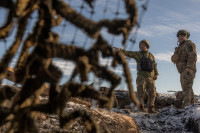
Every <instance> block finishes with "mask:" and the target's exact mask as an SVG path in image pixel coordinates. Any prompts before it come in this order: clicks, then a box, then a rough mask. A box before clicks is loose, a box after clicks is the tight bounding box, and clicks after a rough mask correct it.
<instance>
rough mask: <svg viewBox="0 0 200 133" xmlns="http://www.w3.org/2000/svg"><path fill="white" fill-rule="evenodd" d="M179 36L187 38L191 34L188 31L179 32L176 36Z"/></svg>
mask: <svg viewBox="0 0 200 133" xmlns="http://www.w3.org/2000/svg"><path fill="white" fill-rule="evenodd" d="M179 35H187V38H189V37H190V32H188V31H186V30H179V31H178V32H177V34H176V36H177V37H178V36H179Z"/></svg>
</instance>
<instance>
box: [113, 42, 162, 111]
mask: <svg viewBox="0 0 200 133" xmlns="http://www.w3.org/2000/svg"><path fill="white" fill-rule="evenodd" d="M139 48H140V51H125V50H122V49H119V48H115V49H116V50H120V51H122V52H123V53H124V54H125V55H126V56H127V57H130V58H133V59H135V60H136V62H137V79H136V84H137V97H138V100H139V102H140V110H142V111H143V112H146V108H145V107H144V96H145V91H146V92H147V94H148V107H149V109H148V112H149V113H157V112H156V111H155V109H154V102H155V97H156V89H155V80H156V79H157V77H158V71H157V65H156V62H155V58H154V56H153V55H152V54H151V53H150V52H149V42H148V41H147V40H141V41H140V43H139Z"/></svg>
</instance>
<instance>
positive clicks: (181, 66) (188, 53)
mask: <svg viewBox="0 0 200 133" xmlns="http://www.w3.org/2000/svg"><path fill="white" fill-rule="evenodd" d="M171 60H172V62H173V63H175V64H176V67H177V69H178V72H179V73H180V82H181V87H182V90H183V94H184V99H183V103H184V105H185V106H187V105H191V104H194V103H195V99H194V92H193V89H192V86H193V81H194V78H195V74H196V61H197V52H196V46H195V44H194V43H193V42H192V41H190V40H186V41H184V42H183V43H180V44H179V46H178V47H176V48H175V52H174V54H173V55H172V57H171ZM186 68H189V69H191V70H192V71H190V72H187V71H186Z"/></svg>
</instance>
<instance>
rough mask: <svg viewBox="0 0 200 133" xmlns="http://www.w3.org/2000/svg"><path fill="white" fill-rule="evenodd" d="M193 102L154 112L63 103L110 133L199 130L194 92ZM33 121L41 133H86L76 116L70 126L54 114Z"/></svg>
mask: <svg viewBox="0 0 200 133" xmlns="http://www.w3.org/2000/svg"><path fill="white" fill-rule="evenodd" d="M160 96H162V97H173V94H170V95H169V94H162V95H160ZM40 98H41V102H46V101H47V100H48V98H47V97H45V96H42V97H40ZM196 98H197V104H195V105H192V106H187V107H184V108H181V109H177V108H175V107H174V105H169V106H166V107H163V108H161V109H159V110H158V113H156V114H148V113H143V112H140V111H139V110H137V108H135V107H134V106H133V105H132V104H130V105H128V106H125V107H124V108H117V107H115V108H112V109H111V110H110V111H109V110H107V109H104V108H98V107H96V106H95V105H94V106H93V105H92V104H91V103H89V102H87V101H83V100H80V99H76V100H71V101H70V102H68V103H67V104H66V109H65V113H69V112H72V111H73V110H85V111H87V112H88V113H89V114H91V116H92V117H93V118H94V120H95V122H96V123H97V125H98V126H99V127H100V131H101V132H105V131H106V130H107V129H109V130H110V132H111V133H137V132H141V133H192V132H195V133H198V132H200V104H199V99H200V98H199V96H196ZM35 121H36V125H37V127H38V128H39V129H40V132H41V133H47V132H60V133H69V132H70V133H71V132H76V133H86V130H85V127H84V125H83V123H82V121H81V119H77V121H76V122H75V123H73V124H72V125H71V127H70V128H69V129H68V130H66V129H60V128H59V125H60V124H59V119H58V117H57V116H56V115H52V114H43V113H40V114H39V115H38V117H37V118H36V120H35ZM8 127H9V123H7V124H5V125H3V126H1V127H0V132H1V133H3V132H5V130H6V129H7V128H8Z"/></svg>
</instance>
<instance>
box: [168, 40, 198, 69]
mask: <svg viewBox="0 0 200 133" xmlns="http://www.w3.org/2000/svg"><path fill="white" fill-rule="evenodd" d="M171 60H172V62H173V63H175V64H176V67H177V69H178V72H179V73H182V72H183V71H184V70H185V69H186V68H189V69H191V70H193V72H194V73H195V72H196V61H197V51H196V46H195V44H194V43H193V42H192V41H190V40H186V41H184V42H183V43H181V44H179V46H178V47H176V48H175V51H174V54H173V55H172V57H171Z"/></svg>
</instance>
